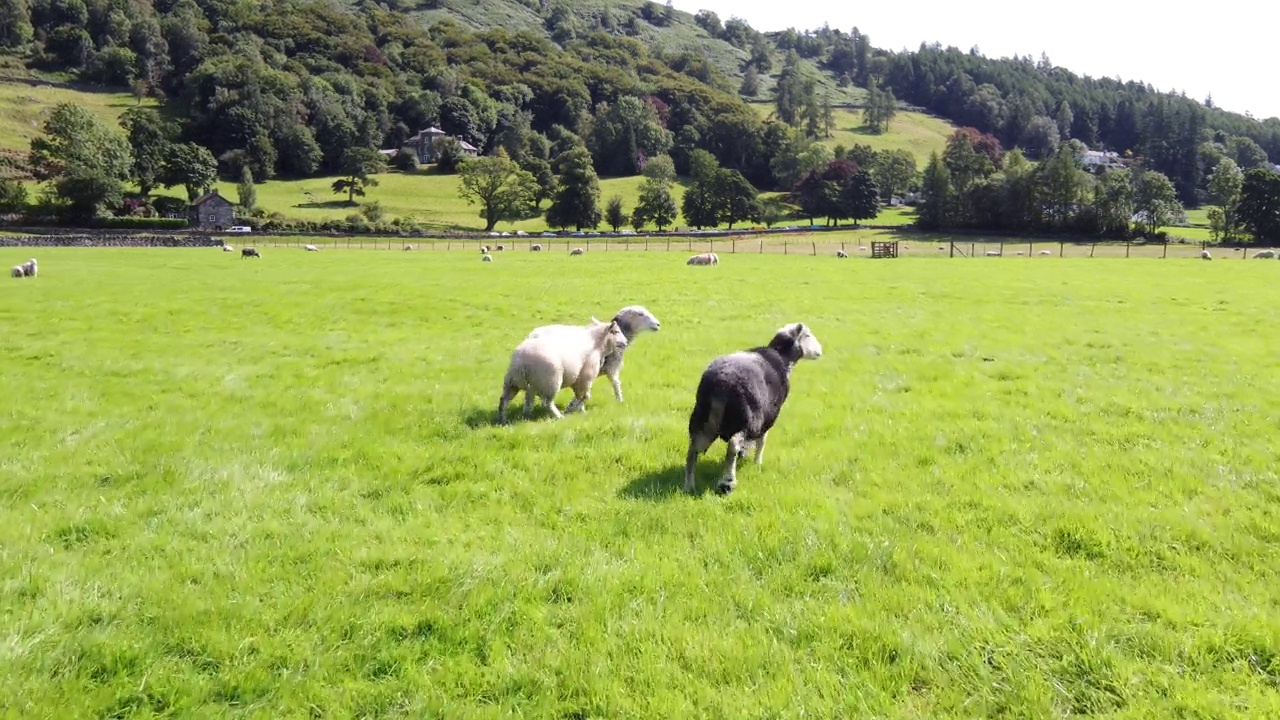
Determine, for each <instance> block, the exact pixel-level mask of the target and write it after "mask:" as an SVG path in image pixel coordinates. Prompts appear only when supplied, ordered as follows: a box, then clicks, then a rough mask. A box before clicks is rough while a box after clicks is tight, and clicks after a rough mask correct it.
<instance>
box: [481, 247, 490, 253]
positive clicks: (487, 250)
mask: <svg viewBox="0 0 1280 720" xmlns="http://www.w3.org/2000/svg"><path fill="white" fill-rule="evenodd" d="M488 252H489V246H488V245H481V246H480V254H481V255H484V254H486V253H488Z"/></svg>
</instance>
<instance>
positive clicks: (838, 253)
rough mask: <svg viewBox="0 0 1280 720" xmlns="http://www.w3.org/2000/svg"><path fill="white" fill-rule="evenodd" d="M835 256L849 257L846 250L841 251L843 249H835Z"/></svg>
mask: <svg viewBox="0 0 1280 720" xmlns="http://www.w3.org/2000/svg"><path fill="white" fill-rule="evenodd" d="M836 257H838V258H847V257H849V253H847V252H845V251H843V250H837V251H836Z"/></svg>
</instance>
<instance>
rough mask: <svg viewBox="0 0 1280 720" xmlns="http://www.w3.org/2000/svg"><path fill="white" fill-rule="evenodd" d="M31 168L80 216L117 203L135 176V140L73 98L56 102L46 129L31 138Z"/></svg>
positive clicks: (88, 214)
mask: <svg viewBox="0 0 1280 720" xmlns="http://www.w3.org/2000/svg"><path fill="white" fill-rule="evenodd" d="M29 160H30V165H31V172H32V174H33V175H34V176H35V178H36V179H37V180H41V181H44V182H49V183H51V184H52V188H53V191H54V193H55V194H56V195H57V196H58V197H60V198H62V199H63V200H65V201H66V202H67V203H68V209H69V210H70V212H71V213H72V214H73V215H76V216H78V217H91V216H93V215H95V214H97V213H98V212H100V211H101V210H102V209H103V208H104V207H106V206H109V205H113V204H117V203H119V202H120V199H121V197H122V194H123V189H124V183H125V182H126V181H127V180H128V179H129V175H130V170H131V168H132V165H133V153H132V151H131V150H130V148H129V142H128V140H126V139H125V137H124V136H123V135H121V134H120V133H118V132H116V131H114V130H113V129H112V128H111V126H109V125H107V124H106V123H104V122H102V121H101V120H99V119H98V118H97V117H95V116H94V115H93V114H92V113H90V112H89V111H88V110H86V109H84V108H83V107H81V106H79V105H75V104H72V103H61V104H59V105H57V106H56V107H54V109H53V112H52V113H50V115H49V119H48V120H46V121H45V124H44V132H43V134H42V135H40V136H39V137H36V138H34V139H32V141H31V154H30V157H29Z"/></svg>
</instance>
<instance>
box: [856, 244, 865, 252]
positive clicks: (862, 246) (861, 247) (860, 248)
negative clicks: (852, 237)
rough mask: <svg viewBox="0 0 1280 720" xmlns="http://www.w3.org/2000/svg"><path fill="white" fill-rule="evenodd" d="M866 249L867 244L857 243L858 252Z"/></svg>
mask: <svg viewBox="0 0 1280 720" xmlns="http://www.w3.org/2000/svg"><path fill="white" fill-rule="evenodd" d="M866 251H867V246H866V245H859V246H858V252H866Z"/></svg>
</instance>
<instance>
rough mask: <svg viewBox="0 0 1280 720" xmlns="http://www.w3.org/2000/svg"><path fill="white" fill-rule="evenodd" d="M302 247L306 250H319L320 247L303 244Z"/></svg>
mask: <svg viewBox="0 0 1280 720" xmlns="http://www.w3.org/2000/svg"><path fill="white" fill-rule="evenodd" d="M302 249H303V250H306V251H307V252H320V248H318V247H316V246H315V245H303V246H302Z"/></svg>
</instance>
